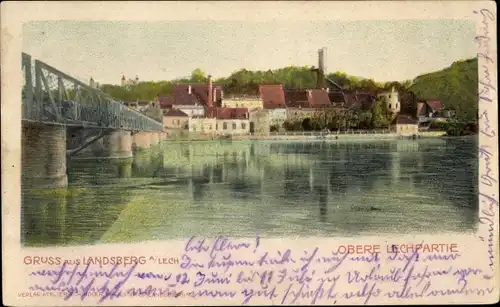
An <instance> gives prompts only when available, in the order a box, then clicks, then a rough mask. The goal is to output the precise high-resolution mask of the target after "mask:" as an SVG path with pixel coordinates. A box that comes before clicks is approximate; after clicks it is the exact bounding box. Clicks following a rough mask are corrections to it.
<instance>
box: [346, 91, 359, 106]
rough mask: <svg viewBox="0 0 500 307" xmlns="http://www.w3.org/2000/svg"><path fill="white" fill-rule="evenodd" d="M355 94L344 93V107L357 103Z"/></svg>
mask: <svg viewBox="0 0 500 307" xmlns="http://www.w3.org/2000/svg"><path fill="white" fill-rule="evenodd" d="M357 102H358V101H357V99H356V95H354V93H345V102H344V106H345V107H346V108H350V107H352V106H354V105H355V104H356V103H357Z"/></svg>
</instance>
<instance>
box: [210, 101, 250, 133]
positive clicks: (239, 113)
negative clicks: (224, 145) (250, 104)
mask: <svg viewBox="0 0 500 307" xmlns="http://www.w3.org/2000/svg"><path fill="white" fill-rule="evenodd" d="M207 115H208V116H207V117H211V118H216V126H215V130H216V133H217V134H220V135H242V134H249V133H250V117H249V112H248V109H247V108H217V107H213V108H210V109H208V114H207Z"/></svg>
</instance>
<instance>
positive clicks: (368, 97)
mask: <svg viewBox="0 0 500 307" xmlns="http://www.w3.org/2000/svg"><path fill="white" fill-rule="evenodd" d="M354 94H355V96H356V100H357V101H358V103H360V104H362V105H363V106H365V107H369V108H371V107H373V106H374V104H375V103H376V101H377V99H376V96H375V95H374V94H372V93H365V92H361V93H360V92H356V93H354Z"/></svg>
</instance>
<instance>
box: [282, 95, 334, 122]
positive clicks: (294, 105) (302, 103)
mask: <svg viewBox="0 0 500 307" xmlns="http://www.w3.org/2000/svg"><path fill="white" fill-rule="evenodd" d="M285 103H286V106H287V120H288V121H301V120H304V119H305V118H313V117H315V116H316V115H318V114H319V113H321V112H323V111H324V110H325V109H328V108H332V107H333V104H332V103H331V102H330V98H329V97H328V92H327V90H324V89H287V90H285Z"/></svg>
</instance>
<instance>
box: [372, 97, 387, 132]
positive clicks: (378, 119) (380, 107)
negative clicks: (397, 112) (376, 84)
mask: <svg viewBox="0 0 500 307" xmlns="http://www.w3.org/2000/svg"><path fill="white" fill-rule="evenodd" d="M388 105H389V104H388V102H387V99H386V98H385V97H381V98H379V99H378V100H377V103H376V104H375V106H374V107H373V109H372V126H373V127H374V128H387V127H389V125H390V118H391V113H390V111H389V107H388Z"/></svg>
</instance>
